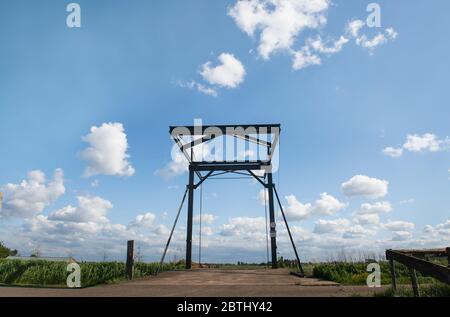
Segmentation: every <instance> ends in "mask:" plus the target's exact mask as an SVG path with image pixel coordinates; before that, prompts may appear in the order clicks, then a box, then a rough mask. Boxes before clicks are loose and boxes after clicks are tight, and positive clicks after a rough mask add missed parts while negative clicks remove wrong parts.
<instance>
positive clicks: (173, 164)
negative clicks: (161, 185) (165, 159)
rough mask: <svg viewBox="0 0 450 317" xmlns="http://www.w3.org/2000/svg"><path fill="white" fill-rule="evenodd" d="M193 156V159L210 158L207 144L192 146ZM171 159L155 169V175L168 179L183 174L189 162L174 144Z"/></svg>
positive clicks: (187, 168)
mask: <svg viewBox="0 0 450 317" xmlns="http://www.w3.org/2000/svg"><path fill="white" fill-rule="evenodd" d="M192 149H193V151H194V158H195V160H197V161H199V160H207V159H210V156H209V155H211V151H210V146H209V145H208V144H201V145H197V146H194V147H193V148H192ZM171 155H172V160H171V161H170V162H169V163H167V164H166V166H164V167H163V168H161V169H158V170H156V171H155V175H158V176H161V177H162V178H163V179H164V180H166V181H169V180H171V179H172V178H174V177H176V176H179V175H181V174H184V173H185V172H187V171H188V170H189V163H188V161H187V159H186V157H185V156H184V154H183V153H182V152H181V151H180V149H179V148H178V146H176V145H174V147H173V148H172V152H171Z"/></svg>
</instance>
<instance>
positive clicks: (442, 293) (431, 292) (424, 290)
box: [375, 282, 450, 297]
mask: <svg viewBox="0 0 450 317" xmlns="http://www.w3.org/2000/svg"><path fill="white" fill-rule="evenodd" d="M413 296H414V294H413V291H412V289H411V287H405V286H400V287H398V289H397V291H394V290H393V289H392V288H389V289H387V290H386V291H385V292H382V293H376V294H375V297H413ZM420 296H421V297H450V285H446V284H443V283H440V282H433V283H431V284H426V285H422V286H420Z"/></svg>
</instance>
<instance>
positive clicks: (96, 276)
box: [0, 260, 184, 287]
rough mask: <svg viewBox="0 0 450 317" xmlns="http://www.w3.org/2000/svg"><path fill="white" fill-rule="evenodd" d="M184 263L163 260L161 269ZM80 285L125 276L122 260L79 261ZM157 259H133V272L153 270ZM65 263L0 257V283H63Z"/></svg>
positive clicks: (65, 272)
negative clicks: (152, 261) (151, 261)
mask: <svg viewBox="0 0 450 317" xmlns="http://www.w3.org/2000/svg"><path fill="white" fill-rule="evenodd" d="M183 265H184V264H183V263H181V262H178V263H165V264H164V265H163V267H162V268H161V271H168V270H174V269H177V268H181V267H183ZM80 268H81V286H82V287H86V286H93V285H98V284H105V283H111V282H115V281H119V280H124V279H125V264H124V263H120V262H101V263H93V262H82V263H80ZM157 268H158V264H157V263H136V264H135V271H134V276H135V277H136V278H141V277H145V276H149V275H153V274H155V273H156V270H157ZM66 269H67V263H65V262H56V261H55V262H51V261H42V260H33V261H23V260H0V284H4V285H5V284H6V285H36V286H66V279H67V276H68V274H69V272H67V271H66Z"/></svg>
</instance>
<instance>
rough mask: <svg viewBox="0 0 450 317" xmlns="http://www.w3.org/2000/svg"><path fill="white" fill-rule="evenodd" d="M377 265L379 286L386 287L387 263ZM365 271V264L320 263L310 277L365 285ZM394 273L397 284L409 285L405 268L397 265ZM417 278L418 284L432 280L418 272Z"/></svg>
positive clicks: (366, 274) (388, 279)
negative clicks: (379, 273) (379, 279)
mask: <svg viewBox="0 0 450 317" xmlns="http://www.w3.org/2000/svg"><path fill="white" fill-rule="evenodd" d="M379 264H380V268H381V284H383V285H388V284H390V283H391V274H390V270H389V263H388V262H379ZM366 269H367V263H348V262H335V263H321V264H316V265H314V268H313V274H312V276H313V277H316V278H321V279H324V280H328V281H333V282H337V283H340V284H345V285H366V279H367V276H368V275H369V274H370V273H369V272H367V271H366ZM395 271H396V274H397V283H398V284H409V283H411V280H410V276H409V271H408V268H407V267H405V266H404V265H401V264H398V263H397V264H396V266H395ZM417 277H418V280H419V283H432V282H433V279H432V278H430V277H424V276H422V275H421V274H420V273H419V272H417Z"/></svg>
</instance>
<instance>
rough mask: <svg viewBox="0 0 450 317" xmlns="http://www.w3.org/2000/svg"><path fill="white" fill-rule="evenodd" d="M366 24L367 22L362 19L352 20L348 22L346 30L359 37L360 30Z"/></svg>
mask: <svg viewBox="0 0 450 317" xmlns="http://www.w3.org/2000/svg"><path fill="white" fill-rule="evenodd" d="M365 25H366V23H365V22H364V21H362V20H358V19H355V20H351V21H349V22H348V23H347V26H346V32H347V33H348V34H349V35H350V36H352V37H354V38H357V37H358V36H359V31H360V30H361V29H362V28H363V27H364V26H365Z"/></svg>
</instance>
